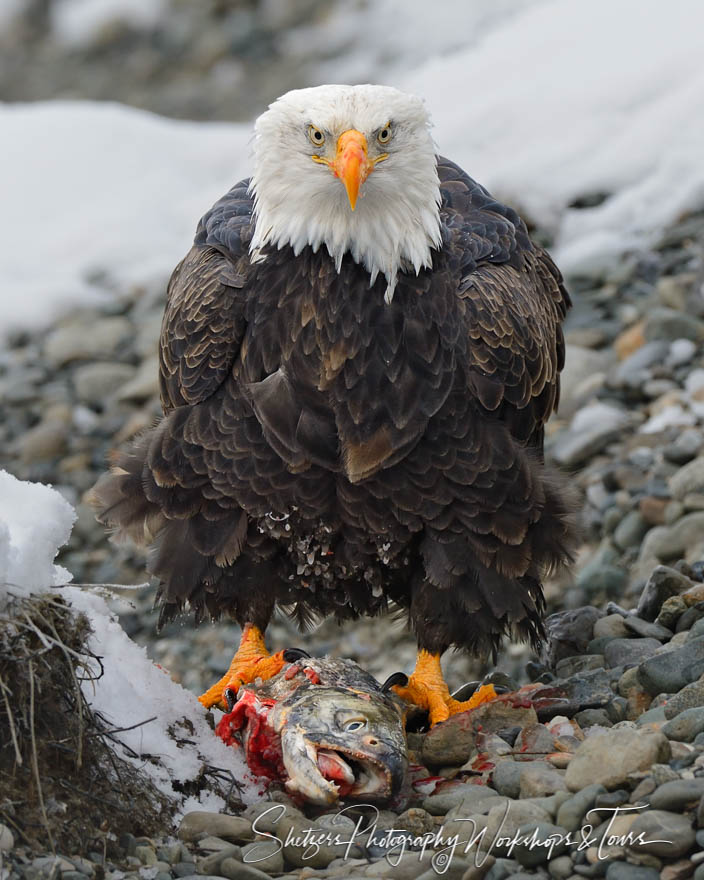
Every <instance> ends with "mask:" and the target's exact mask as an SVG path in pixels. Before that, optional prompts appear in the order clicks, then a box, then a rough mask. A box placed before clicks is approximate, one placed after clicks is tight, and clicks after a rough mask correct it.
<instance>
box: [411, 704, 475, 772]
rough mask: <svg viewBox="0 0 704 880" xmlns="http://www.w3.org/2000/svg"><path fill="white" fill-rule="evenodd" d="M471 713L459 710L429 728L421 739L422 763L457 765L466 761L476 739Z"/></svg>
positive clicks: (435, 765) (438, 765)
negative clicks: (459, 711)
mask: <svg viewBox="0 0 704 880" xmlns="http://www.w3.org/2000/svg"><path fill="white" fill-rule="evenodd" d="M473 714H474V713H472V712H461V713H459V714H457V715H452V716H451V717H450V718H448V719H447V721H443V723H442V724H436V725H435V727H433V728H431V730H430V732H429V733H428V735H427V736H426V737H425V739H424V740H423V750H422V756H423V763H424V764H425V765H426V766H427V767H442V766H447V765H458V766H459V765H461V764H464V763H465V762H466V761H467V759H468V758H469V756H470V754H471V753H472V751H473V749H474V744H475V740H476V732H475V725H474V719H473Z"/></svg>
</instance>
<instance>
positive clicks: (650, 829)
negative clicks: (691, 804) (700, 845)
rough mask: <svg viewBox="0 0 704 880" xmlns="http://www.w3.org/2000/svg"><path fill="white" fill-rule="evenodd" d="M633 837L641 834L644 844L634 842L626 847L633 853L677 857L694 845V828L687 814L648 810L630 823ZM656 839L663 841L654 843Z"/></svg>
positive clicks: (668, 857) (669, 857)
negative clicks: (646, 842)
mask: <svg viewBox="0 0 704 880" xmlns="http://www.w3.org/2000/svg"><path fill="white" fill-rule="evenodd" d="M631 832H632V834H633V836H634V837H636V838H637V837H638V835H640V834H642V835H643V841H649V843H648V844H647V845H646V844H645V843H643V845H638V843H636V842H634V843H633V844H631V845H630V846H629V847H628V850H629V851H630V852H633V853H637V854H639V855H640V854H643V853H648V854H649V855H652V856H657V857H659V858H666V859H677V858H679V857H680V856H683V855H685V854H686V853H687V852H689V850H690V849H691V848H692V846H693V845H694V829H693V828H692V823H691V820H690V819H689V818H688V817H687V816H680V815H679V814H677V813H670V812H668V811H666V810H648V811H647V812H645V813H643V814H642V815H641V816H638V818H637V819H636V821H635V822H634V823H633V825H631ZM656 840H661V841H664V842H663V843H656V842H655V841H656Z"/></svg>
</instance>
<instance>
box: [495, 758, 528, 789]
mask: <svg viewBox="0 0 704 880" xmlns="http://www.w3.org/2000/svg"><path fill="white" fill-rule="evenodd" d="M523 770H524V766H523V765H521V764H519V763H517V762H516V761H499V763H498V764H497V765H496V767H495V768H494V773H493V776H492V781H493V785H494V788H495V789H496V790H497V791H498V793H499V794H502V795H505V796H506V797H510V798H517V797H519V796H520V793H521V773H522V772H523Z"/></svg>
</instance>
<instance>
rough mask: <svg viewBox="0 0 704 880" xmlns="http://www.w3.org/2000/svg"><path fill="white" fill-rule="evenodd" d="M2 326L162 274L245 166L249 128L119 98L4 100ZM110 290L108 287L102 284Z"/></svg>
mask: <svg viewBox="0 0 704 880" xmlns="http://www.w3.org/2000/svg"><path fill="white" fill-rule="evenodd" d="M0 131H2V138H0V160H1V161H0V192H2V194H3V211H2V213H0V240H2V244H3V246H2V248H1V249H0V305H1V306H2V308H1V309H0V315H1V317H0V335H2V334H3V332H7V331H9V330H11V329H13V328H16V327H28V326H37V325H45V324H47V323H49V322H50V321H51V320H52V319H53V318H54V317H55V316H56V314H57V312H58V311H59V310H61V309H63V308H66V307H67V306H71V305H76V304H78V303H81V302H85V301H91V300H95V299H96V298H98V297H100V296H105V295H106V293H105V289H104V288H103V289H102V290H101V288H100V287H99V286H97V285H96V284H94V283H91V280H90V276H91V274H92V273H95V272H100V273H104V272H107V274H108V276H109V281H116V282H118V283H129V282H145V281H150V280H153V279H155V278H161V277H164V276H167V275H168V273H169V272H170V271H171V270H172V269H173V268H174V266H175V265H176V263H177V262H178V261H179V260H180V259H181V258H182V257H183V256H184V255H185V253H186V251H187V250H188V248H189V246H190V244H191V242H192V240H193V234H194V232H195V228H196V224H197V222H198V219H199V218H200V216H201V215H202V214H203V213H204V212H205V211H206V210H207V209H208V208H209V207H210V206H211V204H212V203H213V202H214V201H215V200H216V199H217V198H219V197H220V196H221V195H222V194H223V193H224V192H225V191H226V190H227V189H229V188H230V186H232V184H233V183H234V182H236V181H237V180H239V179H240V178H241V177H242V176H243V174H244V173H245V171H246V164H247V155H248V152H249V149H248V141H249V138H250V132H249V129H248V128H247V127H243V126H235V125H226V124H220V123H208V124H201V123H190V122H180V121H175V120H168V119H163V118H161V117H159V116H155V115H153V114H150V113H145V112H143V111H138V110H132V109H129V108H127V107H123V106H121V105H118V104H99V103H77V102H63V101H55V102H51V103H40V104H27V105H0ZM106 286H107V287H109V286H110V284H107V285H106Z"/></svg>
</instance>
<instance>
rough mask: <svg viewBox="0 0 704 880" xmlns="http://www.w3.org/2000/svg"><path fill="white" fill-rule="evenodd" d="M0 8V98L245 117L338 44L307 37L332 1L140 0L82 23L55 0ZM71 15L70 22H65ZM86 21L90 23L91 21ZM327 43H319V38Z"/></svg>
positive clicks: (27, 0) (307, 78)
mask: <svg viewBox="0 0 704 880" xmlns="http://www.w3.org/2000/svg"><path fill="white" fill-rule="evenodd" d="M12 5H14V6H15V7H16V9H17V14H16V16H14V17H9V18H8V20H7V21H6V22H5V23H4V27H3V19H4V15H2V13H3V10H2V9H0V100H3V101H37V100H47V99H50V98H57V99H76V98H88V99H95V100H112V101H120V102H122V103H125V104H131V105H132V106H135V107H142V108H144V109H147V110H152V111H154V112H156V113H160V114H162V115H165V116H175V117H179V118H185V119H229V120H245V119H246V120H248V119H251V118H252V116H253V115H255V114H256V113H259V112H261V108H262V107H264V106H266V105H267V104H268V103H269V102H270V101H273V100H274V98H277V97H278V96H279V94H280V93H281V84H282V83H287V84H288V85H289V88H295V87H301V86H306V85H309V84H310V82H311V79H312V77H313V72H314V70H315V67H316V65H319V64H320V63H321V62H323V61H325V60H326V58H327V57H331V56H332V55H334V54H336V53H337V52H339V51H340V48H341V46H340V41H339V40H335V41H333V42H332V44H330V43H329V41H326V40H325V39H317V40H316V39H314V38H313V39H311V36H310V34H311V31H312V32H313V33H314V32H315V29H316V27H318V26H324V23H325V19H326V17H327V16H328V15H329V14H330V12H331V10H332V9H333V7H335V6H336V5H337V4H336V3H329V2H324V0H286V2H285V3H284V2H267V0H164V2H163V3H162V4H161V10H160V11H156V12H155V13H154V14H153V15H151V14H149V12H148V10H150V9H152V8H154V9H155V10H156V9H157V7H158V6H159V3H158V2H150V0H144V7H145V8H144V10H143V11H142V14H141V15H139V14H133V10H135V8H137V9H138V7H139V4H134V3H128V4H125V5H124V8H123V11H121V10H120V5H119V4H115V3H113V4H111V5H112V9H113V13H114V14H113V15H106V16H105V17H101V18H100V19H96V17H95V16H93V15H91V14H90V8H89V4H86V3H84V4H79V3H74V4H73V6H74V8H76V7H79V6H81V5H82V6H83V21H84V23H83V24H81V23H80V22H79V23H75V18H76V16H71V15H67V10H66V7H68V6H69V3H67V2H64V0H17V2H14V3H13V4H12ZM71 22H74V24H73V26H70V25H71ZM93 22H95V25H94V26H93V25H92V23H93ZM326 42H327V45H326Z"/></svg>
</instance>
